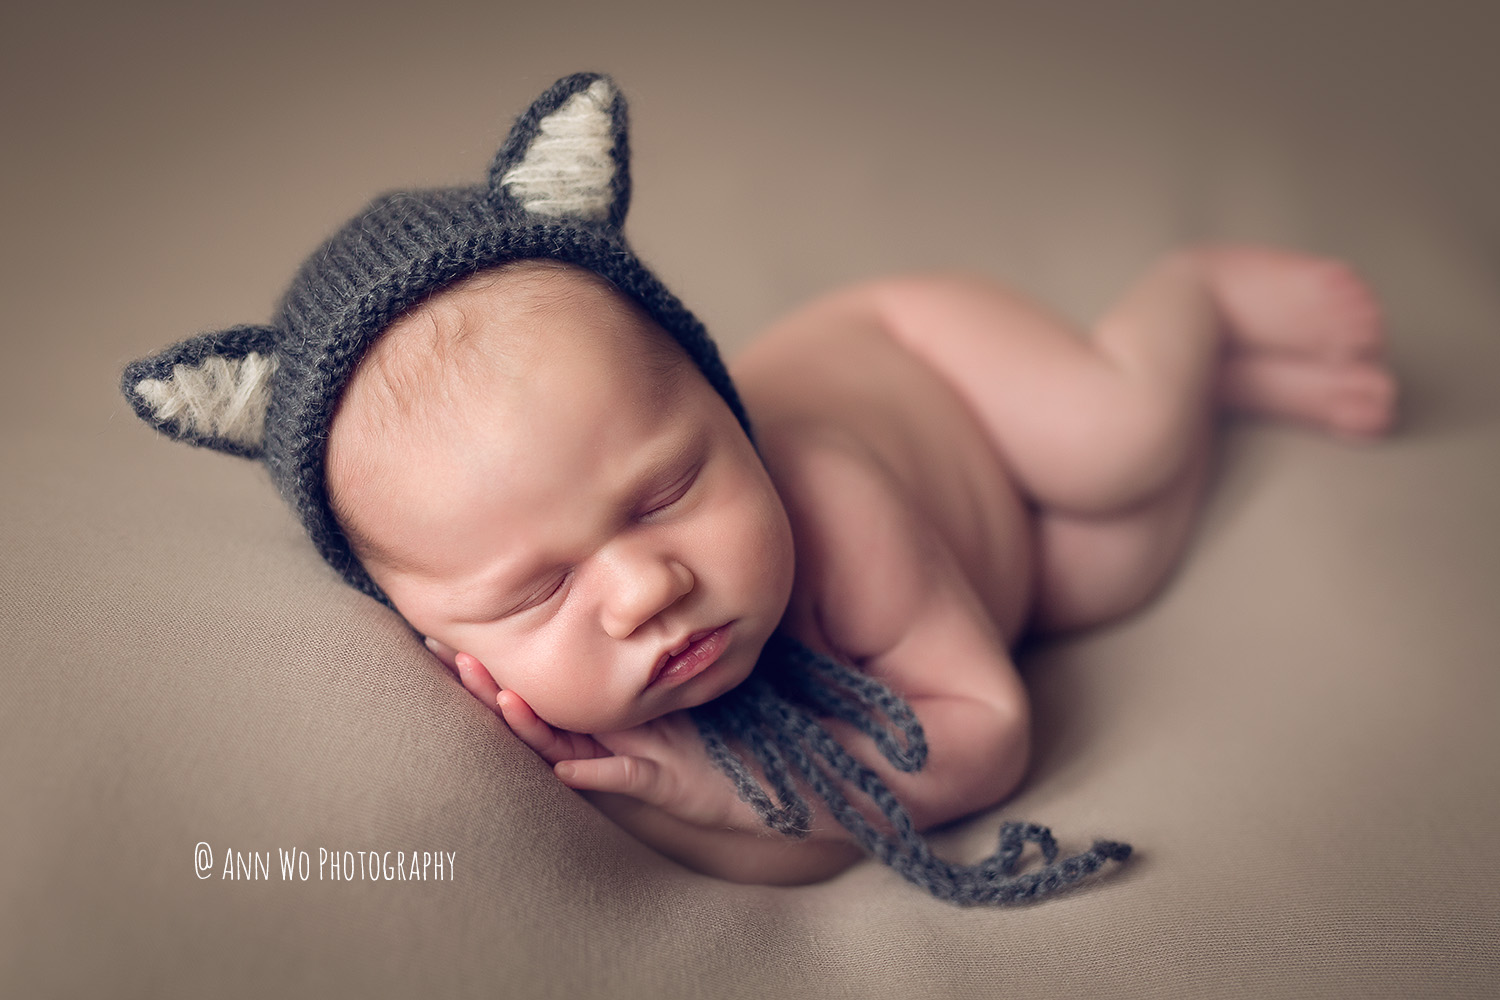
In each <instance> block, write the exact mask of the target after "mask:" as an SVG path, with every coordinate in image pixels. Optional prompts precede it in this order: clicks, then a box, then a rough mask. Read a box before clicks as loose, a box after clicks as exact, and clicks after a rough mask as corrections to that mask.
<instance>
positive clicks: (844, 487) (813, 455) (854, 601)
mask: <svg viewBox="0 0 1500 1000" xmlns="http://www.w3.org/2000/svg"><path fill="white" fill-rule="evenodd" d="M767 430H768V433H766V434H764V435H761V436H760V441H761V445H760V447H761V452H762V455H763V456H764V458H765V460H766V466H767V468H768V469H769V470H770V472H771V477H772V479H773V480H774V481H775V483H776V487H777V490H778V491H779V492H780V494H781V497H782V502H783V504H784V505H785V507H786V511H787V516H788V518H789V519H790V521H791V525H792V535H793V540H794V542H795V545H796V552H797V574H796V584H795V586H794V589H793V595H792V607H791V608H790V609H789V614H790V616H791V624H792V626H793V628H794V630H796V631H799V632H801V631H806V630H809V629H812V630H814V631H815V632H816V633H817V636H818V637H821V638H822V639H824V640H826V641H827V642H828V644H829V645H831V646H832V647H833V648H834V649H836V650H837V651H839V652H840V653H843V654H844V655H847V656H850V657H853V658H855V659H862V658H866V657H873V656H878V655H880V654H881V653H883V652H885V651H886V650H888V649H889V648H891V646H893V645H894V644H895V643H896V642H897V641H899V640H900V638H901V637H902V636H903V635H904V634H905V629H906V626H907V625H908V624H909V623H910V622H911V620H912V619H913V617H914V616H915V614H916V613H917V611H918V609H919V607H920V605H921V604H922V602H923V600H924V595H926V594H927V593H929V592H930V589H931V586H932V584H933V582H934V568H935V566H936V565H937V563H938V560H936V559H934V558H933V555H934V553H933V551H932V545H933V544H934V540H933V537H932V532H931V531H930V528H929V527H928V526H927V525H925V524H924V523H923V521H922V519H921V516H920V514H919V513H918V512H917V510H916V509H915V508H914V506H913V505H912V504H911V503H910V501H909V499H908V498H907V496H906V495H905V492H904V490H903V489H902V487H901V483H900V481H899V479H898V478H897V477H896V476H895V475H894V474H892V473H891V471H890V470H889V469H888V468H886V467H885V465H884V463H883V462H882V461H881V459H880V458H879V456H878V455H877V454H876V453H875V452H874V451H873V450H872V449H871V448H870V447H869V446H868V444H866V443H865V442H864V441H863V440H862V439H861V438H860V437H859V436H858V435H857V434H855V433H853V432H851V431H849V430H848V429H847V428H844V427H841V426H839V425H837V424H818V425H814V426H807V425H800V426H796V427H791V426H784V427H780V428H768V429H767Z"/></svg>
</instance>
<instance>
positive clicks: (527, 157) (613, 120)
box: [490, 73, 630, 229]
mask: <svg viewBox="0 0 1500 1000" xmlns="http://www.w3.org/2000/svg"><path fill="white" fill-rule="evenodd" d="M626 128H627V122H626V114H625V98H624V97H623V96H622V95H621V94H620V92H619V90H618V89H616V87H615V85H614V81H612V80H611V79H610V78H609V77H607V76H601V75H600V74H598V73H575V74H574V75H572V76H568V77H564V78H563V79H561V80H559V81H557V82H556V83H555V84H553V85H552V87H551V89H549V90H548V91H547V92H546V93H545V94H543V95H542V96H541V97H538V98H537V99H536V101H535V102H534V103H533V104H532V105H531V107H530V108H528V109H527V110H526V113H525V114H523V115H522V116H521V117H520V118H518V119H516V124H515V125H514V127H512V128H511V130H510V136H509V137H508V138H507V139H506V140H505V144H504V145H503V146H501V147H500V151H499V152H498V153H496V154H495V161H494V162H493V163H492V164H491V165H490V190H491V193H492V196H493V197H495V198H497V199H499V200H500V201H501V203H502V204H506V205H511V206H516V207H519V208H521V209H522V210H524V211H526V212H530V213H531V214H533V215H540V216H542V217H544V218H554V219H579V220H583V221H586V222H607V223H608V224H609V225H610V226H612V227H614V228H616V229H618V228H620V227H621V226H622V225H624V223H625V212H626V210H627V209H629V207H630V148H629V144H628V140H627V138H626Z"/></svg>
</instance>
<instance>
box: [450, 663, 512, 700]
mask: <svg viewBox="0 0 1500 1000" xmlns="http://www.w3.org/2000/svg"><path fill="white" fill-rule="evenodd" d="M453 669H454V670H456V671H458V679H459V681H460V682H461V683H462V684H463V686H464V690H465V691H468V692H469V693H470V694H472V695H473V696H474V697H476V698H478V699H479V700H480V701H482V702H483V703H484V705H485V707H486V708H488V709H489V710H490V711H491V712H494V713H495V714H496V715H499V714H500V707H499V705H498V704H497V703H496V701H495V699H496V698H497V697H499V695H500V685H498V684H496V683H495V678H493V677H491V676H490V672H489V671H488V670H486V669H484V664H482V663H480V662H479V661H478V660H476V659H474V657H472V656H470V655H469V654H468V653H455V654H454V656H453Z"/></svg>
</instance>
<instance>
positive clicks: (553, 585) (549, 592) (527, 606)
mask: <svg viewBox="0 0 1500 1000" xmlns="http://www.w3.org/2000/svg"><path fill="white" fill-rule="evenodd" d="M570 575H571V574H568V573H563V574H561V575H560V576H558V577H557V578H556V579H554V580H552V581H550V582H549V583H546V584H543V585H542V586H541V587H538V588H537V589H536V590H535V591H534V592H532V594H531V596H530V597H527V598H526V599H525V600H523V601H522V602H521V603H520V604H517V605H516V606H515V607H513V608H511V609H510V610H509V611H507V612H505V614H503V615H501V616H500V617H501V618H509V617H510V616H511V615H518V614H520V613H521V612H523V611H530V610H531V609H532V608H539V607H541V606H542V605H544V604H546V603H547V602H549V601H551V600H552V599H553V598H554V597H556V596H557V595H558V594H560V593H562V592H563V590H564V588H565V585H566V584H567V582H568V578H569V576H570Z"/></svg>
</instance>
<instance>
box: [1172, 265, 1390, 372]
mask: <svg viewBox="0 0 1500 1000" xmlns="http://www.w3.org/2000/svg"><path fill="white" fill-rule="evenodd" d="M1200 255H1201V259H1202V260H1203V262H1204V263H1205V264H1206V265H1207V270H1208V275H1209V280H1210V281H1211V282H1212V283H1213V288H1214V294H1215V297H1216V298H1217V299H1218V303H1219V307H1220V308H1221V309H1223V310H1224V315H1225V318H1226V319H1227V320H1228V323H1229V345H1230V347H1231V349H1239V350H1242V351H1251V352H1259V351H1272V352H1275V353H1278V354H1280V353H1288V354H1298V355H1303V356H1316V357H1322V358H1330V359H1339V360H1345V359H1350V358H1368V357H1375V356H1378V355H1379V354H1380V352H1381V349H1382V347H1383V345H1384V334H1383V331H1382V328H1381V319H1380V308H1379V306H1378V304H1377V303H1376V301H1375V296H1374V294H1373V293H1372V292H1371V291H1370V288H1369V286H1368V285H1366V284H1365V283H1364V281H1363V280H1361V279H1360V277H1359V275H1357V274H1356V273H1355V272H1354V269H1353V268H1352V267H1350V266H1349V265H1348V264H1346V263H1345V262H1343V261H1341V260H1336V259H1334V258H1331V257H1313V256H1310V255H1308V254H1300V253H1289V252H1287V251H1283V250H1274V249H1271V248H1268V247H1251V246H1215V247H1208V248H1205V249H1203V250H1201V251H1200Z"/></svg>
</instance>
